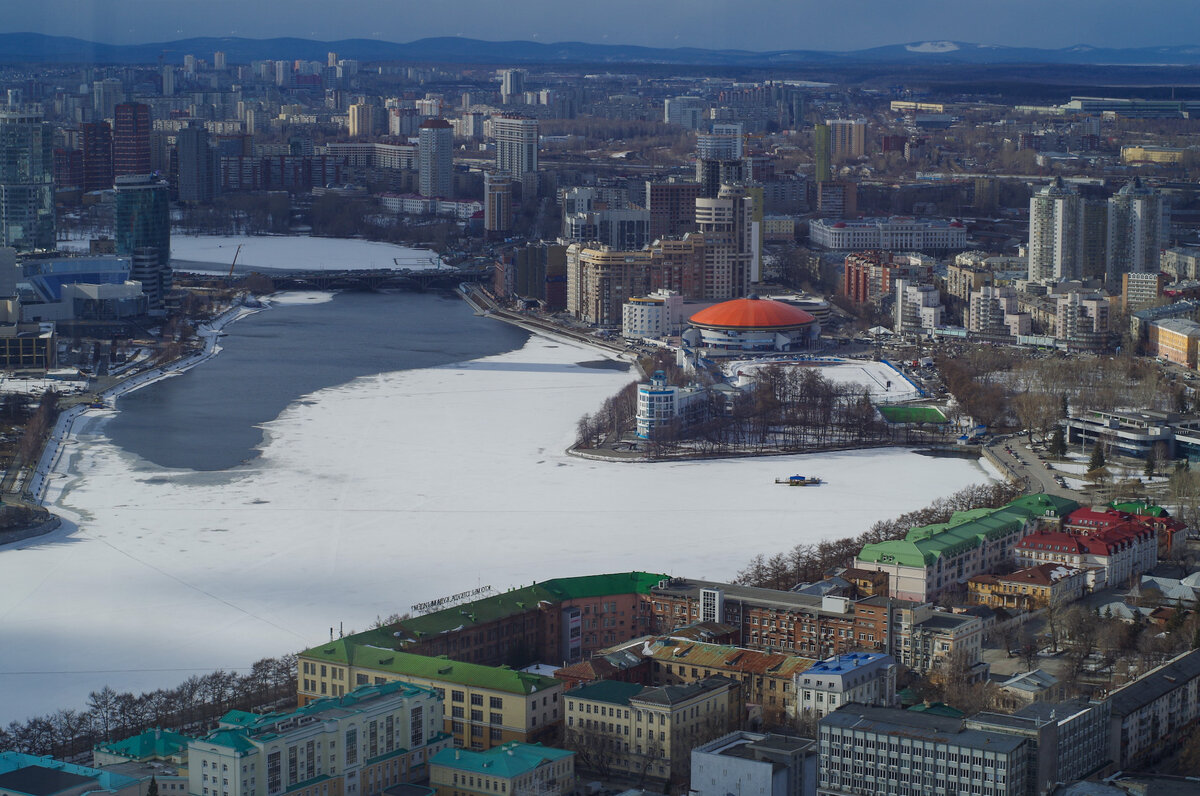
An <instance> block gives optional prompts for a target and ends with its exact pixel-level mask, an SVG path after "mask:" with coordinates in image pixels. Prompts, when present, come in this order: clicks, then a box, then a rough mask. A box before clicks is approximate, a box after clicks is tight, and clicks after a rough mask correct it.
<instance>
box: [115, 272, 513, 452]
mask: <svg viewBox="0 0 1200 796" xmlns="http://www.w3.org/2000/svg"><path fill="white" fill-rule="evenodd" d="M225 331H226V332H227V335H226V336H225V337H222V338H221V346H222V351H221V353H220V354H218V355H217V356H216V357H213V358H212V359H210V360H208V361H207V362H204V363H202V364H201V365H199V366H198V367H195V368H192V369H191V370H189V371H187V372H186V373H184V374H182V375H180V376H175V377H173V378H169V379H164V380H162V381H160V382H157V383H155V384H152V385H150V386H148V387H143V388H142V389H140V390H137V391H135V392H132V393H130V394H129V395H127V396H125V397H123V398H121V399H120V400H119V402H118V405H117V406H118V408H119V409H120V410H121V411H120V412H118V413H117V415H116V417H114V418H113V420H112V421H111V422H110V423H108V425H107V426H106V429H105V430H106V432H107V433H108V435H109V436H110V437H111V438H112V440H113V442H114V443H115V444H117V445H118V446H120V447H121V448H124V449H125V450H127V451H130V452H131V453H135V454H137V455H138V456H141V457H142V458H144V459H147V460H149V461H151V462H153V463H155V464H157V465H160V466H163V467H171V468H185V469H192V470H224V469H228V468H230V467H235V466H237V465H238V464H241V463H242V462H244V461H246V460H248V459H251V458H253V457H254V456H255V455H257V451H256V446H258V445H259V444H261V443H262V440H263V435H262V431H261V430H260V429H259V424H261V423H266V422H268V421H271V420H274V419H275V418H276V417H278V416H279V414H280V412H282V411H283V410H284V409H285V408H287V406H288V405H289V404H291V403H293V402H294V401H296V400H297V399H298V398H300V397H302V396H304V395H307V394H309V393H312V392H315V391H317V390H320V389H323V388H325V387H333V386H337V385H339V384H345V383H346V382H348V381H352V380H353V379H356V378H359V377H360V376H370V375H374V374H377V373H386V372H389V371H396V370H411V369H416V368H429V367H435V366H437V365H447V364H450V363H453V362H462V361H465V360H469V359H477V358H479V357H485V356H492V355H494V354H501V353H504V352H506V351H512V350H514V349H517V348H520V347H521V346H522V345H524V343H525V340H526V339H527V337H528V334H527V333H526V332H524V331H522V330H520V329H517V328H515V327H513V326H510V325H508V324H505V323H500V322H499V321H495V320H490V319H488V318H480V317H477V316H475V315H474V314H473V312H472V311H471V308H470V307H469V306H468V305H467V304H466V303H465V302H463V301H461V300H459V299H456V298H446V297H443V296H437V295H432V294H418V293H397V294H379V293H340V294H337V295H335V296H334V298H333V300H332V301H329V302H325V303H321V304H306V305H290V306H283V307H277V308H274V309H270V310H266V311H264V312H259V313H257V314H255V315H252V316H250V317H249V318H245V319H243V320H240V321H237V322H236V323H233V324H230V325H229V326H227V327H225Z"/></svg>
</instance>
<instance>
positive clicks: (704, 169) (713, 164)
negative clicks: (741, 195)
mask: <svg viewBox="0 0 1200 796" xmlns="http://www.w3.org/2000/svg"><path fill="white" fill-rule="evenodd" d="M744 153H745V150H744V143H743V130H742V125H740V124H718V125H713V132H711V133H700V134H699V135H697V136H696V182H698V183H699V184H700V195H701V196H705V197H708V198H710V199H715V198H716V196H717V194H718V193H720V190H721V186H722V185H734V184H737V183H741V182H742V181H743V180H744V179H745V164H744V162H743V160H742V157H743V155H744Z"/></svg>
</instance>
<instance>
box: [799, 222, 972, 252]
mask: <svg viewBox="0 0 1200 796" xmlns="http://www.w3.org/2000/svg"><path fill="white" fill-rule="evenodd" d="M808 236H809V240H811V241H812V243H814V244H816V245H817V246H824V247H825V248H827V249H835V250H861V249H883V250H893V251H942V250H951V249H965V248H966V247H967V229H966V227H964V226H963V225H962V224H961V223H960V222H958V221H945V220H943V219H923V218H911V217H908V216H890V217H887V218H859V219H847V220H845V221H839V220H836V219H828V218H821V219H814V220H813V221H811V222H809V226H808Z"/></svg>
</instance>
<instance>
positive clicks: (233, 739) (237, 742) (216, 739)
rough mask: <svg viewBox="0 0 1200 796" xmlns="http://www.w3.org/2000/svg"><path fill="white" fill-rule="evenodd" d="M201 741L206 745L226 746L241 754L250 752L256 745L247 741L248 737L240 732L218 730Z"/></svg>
mask: <svg viewBox="0 0 1200 796" xmlns="http://www.w3.org/2000/svg"><path fill="white" fill-rule="evenodd" d="M200 740H201V741H203V742H204V743H211V744H216V745H217V746H224V747H226V748H228V749H235V750H237V751H239V752H248V751H250V750H251V749H253V748H254V744H252V743H250V741H248V740H246V736H245V735H243V734H242V732H241V731H240V730H217V731H216V732H212V733H209V734H208V735H206V736H204V737H203V738H201V739H200Z"/></svg>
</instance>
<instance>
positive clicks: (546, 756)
mask: <svg viewBox="0 0 1200 796" xmlns="http://www.w3.org/2000/svg"><path fill="white" fill-rule="evenodd" d="M429 784H430V785H431V786H432V787H433V788H434V789H436V790H437V794H438V796H477V795H478V796H505V795H506V794H517V793H518V792H520V793H537V794H541V796H565V794H568V793H572V792H573V791H574V790H575V753H574V752H569V751H567V750H565V749H553V748H551V747H548V746H542V745H541V744H527V743H515V742H514V743H506V744H504V745H503V746H497V747H495V748H493V749H490V750H488V751H486V752H471V751H469V750H464V749H443V750H442V751H441V752H438V753H437V754H436V755H434V756H433V758H432V759H431V760H430V761H429Z"/></svg>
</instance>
